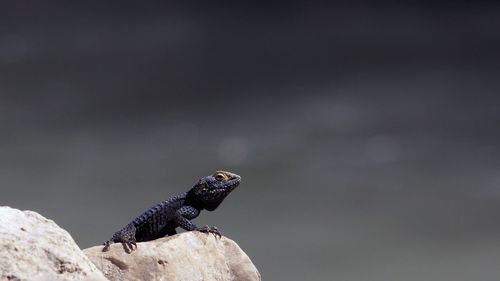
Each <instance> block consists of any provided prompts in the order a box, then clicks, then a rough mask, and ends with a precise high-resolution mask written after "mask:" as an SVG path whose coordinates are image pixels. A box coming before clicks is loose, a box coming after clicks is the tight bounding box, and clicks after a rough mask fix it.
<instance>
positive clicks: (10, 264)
mask: <svg viewBox="0 0 500 281" xmlns="http://www.w3.org/2000/svg"><path fill="white" fill-rule="evenodd" d="M0 280H16V281H20V280H54V281H57V280H96V281H98V280H107V279H106V278H105V277H104V275H103V274H102V273H101V272H100V271H99V270H98V269H97V268H96V267H95V265H94V264H92V262H90V260H89V259H88V258H87V257H86V256H85V254H84V253H83V252H82V251H81V250H80V248H78V246H77V245H76V243H75V241H73V238H71V236H70V235H69V234H68V232H66V231H65V230H64V229H62V228H60V227H59V226H57V224H55V223H54V222H53V221H51V220H48V219H46V218H44V217H43V216H41V215H39V214H38V213H35V212H32V211H20V210H17V209H12V208H10V207H0Z"/></svg>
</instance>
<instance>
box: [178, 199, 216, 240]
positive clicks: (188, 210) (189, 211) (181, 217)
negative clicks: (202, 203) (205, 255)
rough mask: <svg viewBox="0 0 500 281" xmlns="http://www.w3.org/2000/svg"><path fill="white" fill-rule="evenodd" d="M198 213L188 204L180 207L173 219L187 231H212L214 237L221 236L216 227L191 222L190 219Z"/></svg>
mask: <svg viewBox="0 0 500 281" xmlns="http://www.w3.org/2000/svg"><path fill="white" fill-rule="evenodd" d="M199 213H200V211H198V210H197V209H195V208H193V207H190V206H185V207H182V208H180V209H179V210H178V211H177V212H176V216H175V221H176V223H177V224H178V225H179V226H180V227H181V228H182V229H185V230H187V231H199V232H203V233H212V234H213V235H214V236H215V237H217V236H218V237H219V238H221V237H222V234H221V233H220V231H219V230H218V229H217V227H215V226H208V225H207V226H204V227H198V226H196V225H195V224H194V223H193V222H191V220H190V219H192V218H195V217H197V216H198V214H199Z"/></svg>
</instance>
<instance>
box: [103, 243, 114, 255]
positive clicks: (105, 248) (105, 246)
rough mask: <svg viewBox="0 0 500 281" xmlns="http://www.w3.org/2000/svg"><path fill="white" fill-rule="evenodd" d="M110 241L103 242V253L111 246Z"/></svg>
mask: <svg viewBox="0 0 500 281" xmlns="http://www.w3.org/2000/svg"><path fill="white" fill-rule="evenodd" d="M111 243H112V241H106V242H104V247H103V248H102V251H103V252H107V251H109V245H111Z"/></svg>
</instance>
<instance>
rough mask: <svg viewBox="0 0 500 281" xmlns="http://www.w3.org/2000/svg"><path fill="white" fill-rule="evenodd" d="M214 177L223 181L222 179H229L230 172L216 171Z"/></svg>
mask: <svg viewBox="0 0 500 281" xmlns="http://www.w3.org/2000/svg"><path fill="white" fill-rule="evenodd" d="M213 177H214V178H215V179H216V180H218V181H222V180H228V179H229V173H228V172H226V171H216V172H215V173H214V174H213Z"/></svg>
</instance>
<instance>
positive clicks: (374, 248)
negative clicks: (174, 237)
mask: <svg viewBox="0 0 500 281" xmlns="http://www.w3.org/2000/svg"><path fill="white" fill-rule="evenodd" d="M236 2H237V3H235V1H227V2H217V3H214V2H207V3H190V4H186V3H182V2H179V3H175V2H169V3H160V2H159V3H152V2H150V3H148V4H142V5H141V6H137V4H132V3H127V2H121V3H120V4H119V5H118V4H117V3H115V4H103V3H101V2H96V3H94V4H93V3H92V2H86V4H85V5H82V4H70V3H69V2H61V3H59V4H57V5H56V4H50V3H47V2H38V1H37V2H33V3H29V2H28V3H27V2H23V1H12V3H8V4H6V3H2V4H0V5H1V9H0V11H1V12H0V15H1V16H0V96H1V99H0V129H1V130H0V134H1V138H0V190H1V196H0V198H1V199H0V204H1V205H9V206H12V207H16V208H20V209H31V210H35V211H38V212H40V213H41V214H43V215H44V216H46V217H49V218H51V219H54V220H55V221H56V222H57V223H58V224H59V225H60V226H61V227H63V228H65V229H67V230H68V231H69V232H70V233H71V234H72V235H73V237H74V239H75V240H76V242H77V243H78V244H79V245H80V246H81V247H82V248H85V247H89V246H92V245H96V244H99V243H102V242H103V241H104V240H106V239H107V238H109V236H110V235H111V234H112V233H113V232H114V231H115V230H117V229H118V228H119V227H121V226H123V225H124V224H126V223H127V222H128V221H129V220H131V219H132V218H133V217H135V216H136V215H138V214H139V213H141V212H142V211H144V210H145V209H147V208H148V207H150V206H151V205H153V204H155V203H157V202H159V201H161V200H163V199H165V198H167V197H168V196H170V195H174V194H177V193H180V192H183V191H185V190H187V189H188V188H190V187H191V186H192V185H193V183H194V182H195V181H196V180H197V179H198V178H199V177H201V176H204V175H207V174H210V173H212V172H213V171H214V170H217V169H227V170H230V171H233V172H236V173H238V174H240V175H242V177H243V183H242V184H241V186H240V187H239V188H238V189H237V190H236V191H234V192H233V193H232V194H231V195H230V196H229V197H228V199H227V200H226V201H225V202H224V203H223V204H222V205H221V206H220V207H219V209H217V210H216V211H215V212H212V213H209V212H205V213H203V214H202V216H201V217H199V218H198V219H197V220H196V223H198V224H199V225H206V224H209V225H217V226H218V227H219V228H220V229H221V230H222V232H223V233H224V234H225V235H226V236H228V237H230V238H232V239H234V240H236V241H237V242H238V243H239V245H240V246H241V247H242V248H243V249H244V250H245V251H246V252H247V253H248V255H249V256H250V257H251V258H252V260H253V262H254V263H255V264H256V266H257V267H258V268H259V270H260V272H261V274H262V276H263V279H264V280H381V281H382V280H383V281H387V280H464V281H466V280H467V281H470V280H481V281H485V280H498V278H499V276H500V267H499V263H500V220H499V219H500V147H499V146H500V143H499V141H500V130H499V121H500V112H499V109H500V96H499V90H500V81H499V77H500V76H499V74H500V70H499V62H500V56H499V53H500V51H499V50H500V6H499V5H498V4H496V3H495V2H494V1H491V2H489V1H479V2H478V1H467V2H465V1H464V2H462V1H437V2H436V1H427V2H426V1H423V2H422V1H419V2H417V1H411V2H406V3H402V2H397V3H396V2H389V1H385V2H384V1H383V2H377V4H373V3H372V4H370V3H365V2H356V1H355V2H348V3H347V2H345V3H344V2H330V4H329V5H320V4H317V3H315V2H307V3H301V2H298V1H297V2H294V1H287V2H271V3H268V2H267V1H252V2H239V1H236Z"/></svg>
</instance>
